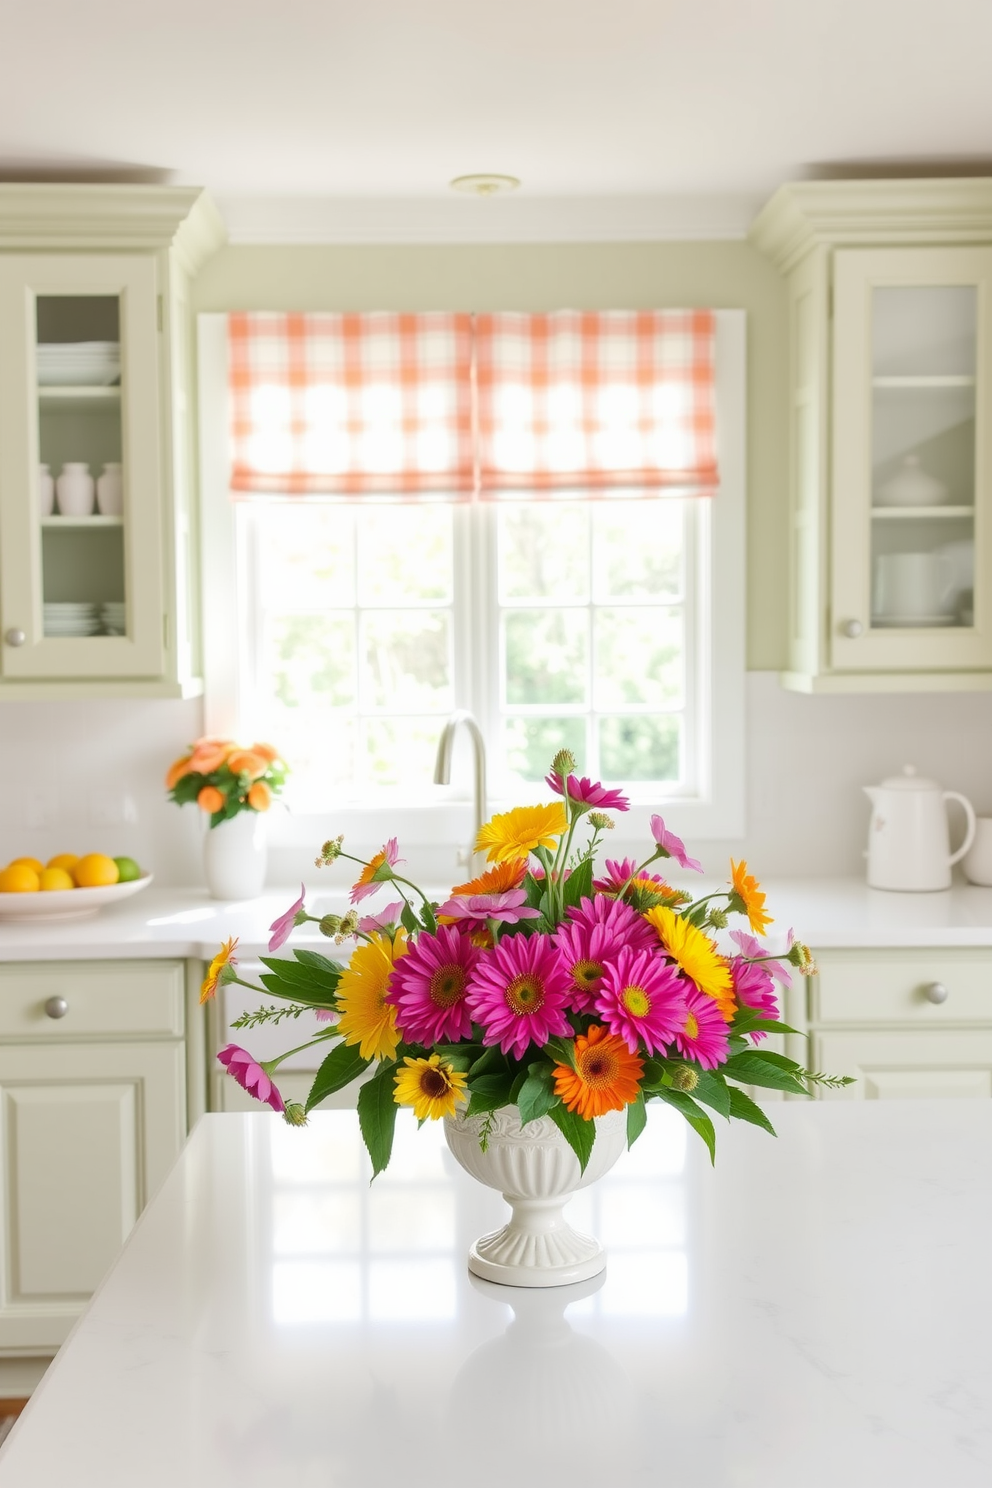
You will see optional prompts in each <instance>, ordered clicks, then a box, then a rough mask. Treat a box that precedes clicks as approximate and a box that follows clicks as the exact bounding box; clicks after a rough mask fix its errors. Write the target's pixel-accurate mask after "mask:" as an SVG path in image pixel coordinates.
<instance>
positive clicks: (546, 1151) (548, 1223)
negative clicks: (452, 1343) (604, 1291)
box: [444, 1106, 627, 1287]
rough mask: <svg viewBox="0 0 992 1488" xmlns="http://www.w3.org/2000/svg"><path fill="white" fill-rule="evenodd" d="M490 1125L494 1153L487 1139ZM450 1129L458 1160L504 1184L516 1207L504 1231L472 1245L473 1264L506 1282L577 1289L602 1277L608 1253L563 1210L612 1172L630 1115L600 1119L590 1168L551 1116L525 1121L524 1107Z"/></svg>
mask: <svg viewBox="0 0 992 1488" xmlns="http://www.w3.org/2000/svg"><path fill="white" fill-rule="evenodd" d="M487 1125H488V1127H489V1133H488V1140H487V1144H486V1150H485V1152H483V1150H482V1148H481V1146H480V1145H479V1143H480V1137H481V1136H482V1132H483V1129H484V1127H486V1126H487ZM444 1134H445V1136H446V1138H447V1141H448V1146H449V1147H450V1149H451V1152H452V1155H453V1156H454V1158H455V1160H456V1161H457V1162H458V1163H460V1164H461V1166H462V1167H463V1168H464V1169H465V1171H466V1172H467V1173H471V1175H472V1177H473V1178H477V1179H478V1180H479V1182H480V1183H484V1184H486V1186H487V1187H489V1188H496V1189H499V1191H500V1193H501V1194H502V1195H503V1197H504V1199H505V1200H506V1202H507V1203H508V1204H509V1206H510V1208H511V1210H512V1211H513V1212H512V1214H511V1216H510V1219H509V1221H508V1222H507V1223H506V1224H505V1225H504V1226H503V1228H502V1229H501V1230H496V1231H495V1232H494V1233H493V1234H491V1235H482V1236H481V1237H480V1238H479V1239H478V1240H476V1242H475V1244H474V1245H473V1246H472V1247H471V1249H470V1251H469V1255H468V1269H469V1270H470V1271H471V1272H473V1273H474V1275H476V1276H482V1277H484V1278H485V1279H486V1280H487V1281H498V1282H502V1283H503V1285H505V1286H524V1287H549V1286H569V1285H571V1284H572V1283H573V1282H576V1281H585V1280H587V1279H588V1278H589V1277H590V1276H596V1275H597V1274H598V1273H599V1272H600V1271H602V1270H603V1269H604V1267H605V1266H606V1252H605V1250H604V1249H603V1247H602V1246H601V1245H600V1243H599V1241H598V1240H595V1239H593V1238H592V1236H590V1235H583V1234H580V1233H579V1231H578V1230H574V1229H573V1228H572V1226H571V1225H570V1224H569V1223H568V1221H567V1220H566V1219H565V1217H564V1214H563V1213H562V1211H563V1209H564V1208H565V1205H566V1204H567V1203H568V1201H569V1199H570V1198H571V1197H572V1194H573V1193H575V1191H576V1190H577V1189H580V1188H587V1187H588V1185H589V1184H590V1183H595V1181H596V1179H597V1178H602V1176H603V1175H604V1173H607V1172H609V1170H610V1168H612V1166H613V1164H614V1163H615V1162H616V1160H617V1158H618V1157H619V1156H620V1154H621V1152H623V1151H624V1149H625V1147H626V1145H627V1116H626V1112H624V1111H610V1112H608V1114H607V1115H605V1116H600V1117H599V1118H598V1119H597V1121H596V1140H595V1142H594V1143H593V1149H592V1154H591V1156H590V1158H589V1162H588V1164H587V1165H586V1170H585V1172H584V1173H583V1172H581V1171H580V1169H579V1160H578V1158H577V1157H576V1156H575V1153H574V1152H573V1151H572V1149H571V1147H570V1146H569V1145H568V1143H567V1142H566V1140H565V1138H564V1137H563V1136H562V1134H561V1132H560V1131H559V1129H558V1127H557V1126H556V1125H555V1123H554V1122H553V1121H552V1120H551V1119H550V1117H548V1116H541V1117H539V1118H538V1120H537V1121H530V1122H528V1124H527V1125H526V1126H524V1127H521V1125H520V1114H519V1112H518V1111H517V1108H516V1106H504V1107H503V1108H502V1109H501V1110H499V1111H496V1112H495V1113H494V1114H493V1115H491V1116H488V1117H486V1116H469V1117H465V1116H454V1117H451V1116H449V1117H445V1122H444Z"/></svg>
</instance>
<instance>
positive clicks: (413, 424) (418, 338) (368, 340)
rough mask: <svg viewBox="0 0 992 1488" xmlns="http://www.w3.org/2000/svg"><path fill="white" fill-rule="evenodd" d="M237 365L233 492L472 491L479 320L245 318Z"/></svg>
mask: <svg viewBox="0 0 992 1488" xmlns="http://www.w3.org/2000/svg"><path fill="white" fill-rule="evenodd" d="M228 366H229V380H230V407H231V467H232V479H231V488H232V491H233V493H234V495H235V496H246V495H251V494H253V493H254V494H258V493H265V492H268V493H279V494H285V495H312V494H320V495H328V494H330V495H334V494H337V495H342V496H361V495H370V494H371V495H375V494H383V495H389V496H393V497H403V496H417V495H419V494H421V493H429V494H438V495H442V496H443V495H446V496H447V497H448V498H449V499H451V498H452V497H454V498H455V499H457V498H458V497H463V498H467V497H469V496H471V493H472V488H473V481H474V461H473V454H472V321H471V316H469V315H451V314H446V313H436V314H435V313H430V314H422V315H397V314H393V313H390V312H386V311H381V312H380V311H376V312H373V313H371V314H345V315H341V314H323V313H315V314H305V315H303V314H294V315H284V314H275V313H267V312H266V313H257V314H256V313H250V314H246V313H238V314H234V315H231V316H229V317H228Z"/></svg>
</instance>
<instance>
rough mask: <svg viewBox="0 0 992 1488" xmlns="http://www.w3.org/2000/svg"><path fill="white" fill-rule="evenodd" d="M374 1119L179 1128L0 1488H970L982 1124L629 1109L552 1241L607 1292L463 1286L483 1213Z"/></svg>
mask: <svg viewBox="0 0 992 1488" xmlns="http://www.w3.org/2000/svg"><path fill="white" fill-rule="evenodd" d="M405 1114H406V1113H404V1115H403V1116H401V1123H400V1130H399V1133H398V1140H397V1145H396V1149H395V1153H394V1160H393V1164H392V1166H391V1167H390V1169H389V1171H388V1172H387V1173H386V1174H385V1175H384V1176H383V1177H380V1178H379V1179H377V1180H376V1182H375V1183H374V1184H373V1185H372V1186H371V1187H370V1186H369V1183H368V1169H367V1165H366V1161H365V1158H364V1153H363V1149H362V1148H361V1145H360V1141H359V1137H358V1132H357V1128H356V1118H355V1116H354V1113H352V1112H329V1113H327V1114H321V1115H318V1116H316V1117H315V1118H314V1119H313V1120H312V1122H311V1125H310V1127H309V1128H308V1129H307V1130H305V1131H300V1130H293V1129H290V1128H288V1127H287V1126H285V1125H284V1124H283V1123H281V1122H280V1121H279V1120H278V1119H277V1118H275V1117H272V1116H269V1115H266V1114H260V1115H252V1116H241V1115H211V1116H207V1117H205V1118H203V1120H202V1121H201V1122H200V1124H199V1126H198V1127H197V1128H196V1130H195V1131H194V1133H193V1136H192V1138H191V1140H190V1142H189V1144H188V1145H187V1147H186V1149H185V1152H184V1153H183V1155H182V1157H181V1159H180V1161H179V1163H178V1165H177V1166H176V1168H175V1169H174V1170H173V1172H172V1174H171V1176H170V1177H169V1178H168V1179H167V1180H166V1183H165V1185H164V1186H163V1188H162V1190H161V1191H160V1192H159V1194H158V1195H157V1197H156V1198H155V1199H154V1200H153V1202H152V1204H151V1205H150V1207H149V1208H148V1210H147V1211H146V1212H145V1215H144V1216H143V1218H142V1219H141V1220H140V1222H139V1224H138V1225H137V1227H136V1229H135V1230H134V1232H133V1234H132V1236H131V1238H130V1240H129V1241H128V1243H127V1245H126V1246H125V1248H124V1251H123V1252H122V1254H121V1256H120V1258H119V1260H118V1261H117V1263H116V1265H115V1266H114V1268H113V1269H112V1271H111V1273H110V1274H109V1276H108V1278H107V1279H106V1281H105V1282H104V1284H103V1286H102V1287H101V1289H100V1291H99V1292H98V1294H97V1296H96V1297H95V1299H94V1301H93V1303H92V1304H91V1306H90V1308H89V1309H88V1311H87V1312H86V1314H85V1315H84V1317H83V1318H82V1320H81V1321H80V1323H79V1325H78V1326H77V1328H76V1330H75V1331H74V1333H73V1335H72V1337H71V1338H70V1339H69V1341H68V1343H67V1344H66V1345H65V1346H64V1348H63V1349H62V1351H61V1353H60V1354H59V1356H58V1358H57V1359H56V1361H55V1363H54V1364H53V1365H52V1367H51V1368H50V1369H49V1371H48V1373H47V1374H46V1376H45V1378H44V1380H43V1381H42V1383H41V1385H40V1387H39V1388H38V1390H37V1391H36V1393H35V1395H34V1398H33V1399H32V1401H31V1403H30V1405H29V1406H28V1408H27V1410H26V1411H25V1413H24V1414H23V1416H22V1417H21V1419H20V1421H19V1423H18V1424H17V1426H16V1427H15V1428H14V1430H13V1432H12V1433H11V1435H10V1436H9V1437H8V1439H7V1441H6V1443H5V1444H4V1446H3V1447H2V1449H0V1483H2V1484H3V1488H40V1485H43V1484H44V1485H47V1484H57V1483H65V1484H72V1485H73V1488H134V1485H135V1484H141V1485H142V1488H175V1485H176V1484H177V1483H181V1484H183V1485H186V1488H272V1485H273V1484H278V1485H283V1484H298V1485H300V1488H309V1485H313V1488H316V1485H321V1488H324V1485H328V1484H332V1483H333V1484H340V1485H342V1488H385V1485H387V1484H389V1485H394V1484H397V1483H398V1484H402V1485H404V1488H427V1485H430V1488H437V1484H439V1483H442V1484H443V1483H448V1482H451V1483H455V1482H458V1483H470V1484H472V1485H473V1488H506V1485H507V1484H509V1483H515V1482H518V1481H523V1482H527V1483H561V1484H566V1485H569V1488H573V1485H574V1488H586V1485H595V1488H614V1485H616V1484H618V1483H623V1484H625V1485H628V1488H659V1484H666V1485H667V1484H670V1485H672V1488H676V1485H677V1488H740V1485H746V1484H754V1485H760V1488H836V1485H837V1484H838V1483H843V1484H846V1485H849V1488H930V1485H932V1484H933V1483H946V1484H953V1485H954V1488H972V1485H974V1488H979V1485H980V1488H986V1485H987V1484H988V1483H989V1482H990V1481H992V1363H990V1356H989V1351H988V1346H987V1338H988V1318H989V1315H990V1309H992V1270H990V1267H989V1264H988V1249H989V1236H990V1233H992V1102H979V1101H946V1102H942V1101H932V1102H931V1101H927V1102H912V1101H893V1102H849V1103H848V1102H836V1103H829V1102H824V1103H810V1104H804V1103H794V1104H788V1105H778V1106H776V1108H775V1111H774V1119H775V1122H776V1124H777V1126H778V1128H779V1133H780V1135H779V1139H778V1141H775V1140H773V1139H772V1138H770V1137H768V1136H767V1135H766V1134H765V1133H763V1132H760V1131H758V1130H756V1129H755V1128H753V1127H747V1126H740V1125H736V1124H735V1125H734V1126H733V1127H732V1128H730V1129H722V1130H721V1133H720V1136H719V1144H720V1145H719V1150H718V1155H717V1165H716V1168H715V1169H712V1168H711V1167H710V1166H709V1163H708V1160H707V1158H706V1154H705V1152H704V1149H703V1147H702V1144H701V1143H700V1142H698V1141H697V1139H696V1138H695V1137H694V1136H693V1134H692V1133H691V1132H689V1131H688V1130H687V1128H686V1127H685V1125H684V1124H683V1123H682V1122H681V1120H680V1118H679V1117H678V1116H677V1115H676V1114H675V1113H674V1112H672V1111H669V1110H667V1109H659V1110H656V1109H654V1108H652V1110H651V1119H650V1121H649V1124H648V1128H647V1131H646V1132H645V1134H644V1136H643V1137H642V1138H641V1140H640V1142H639V1143H638V1144H637V1146H636V1147H635V1148H634V1149H633V1151H632V1152H630V1153H628V1154H625V1155H624V1156H623V1157H622V1158H621V1159H620V1162H619V1163H618V1165H617V1167H616V1168H615V1169H614V1170H613V1172H612V1173H611V1174H610V1175H608V1177H607V1178H605V1179H603V1180H602V1181H601V1182H600V1183H599V1184H597V1185H595V1186H594V1187H593V1188H592V1189H590V1190H587V1191H585V1192H584V1193H581V1194H579V1195H577V1196H576V1198H575V1199H574V1201H573V1203H572V1205H571V1206H570V1210H569V1214H570V1217H571V1219H572V1221H573V1223H575V1224H576V1225H577V1226H579V1227H580V1228H585V1229H587V1230H590V1231H592V1232H593V1233H596V1234H598V1235H599V1237H600V1238H601V1239H602V1240H603V1241H604V1242H605V1244H606V1245H607V1247H608V1251H609V1263H608V1267H607V1271H606V1273H605V1277H600V1278H596V1279H595V1280H594V1281H591V1282H587V1283H584V1284H580V1285H579V1286H577V1287H570V1288H558V1289H552V1290H549V1291H520V1290H517V1289H514V1288H503V1287H497V1286H493V1285H491V1284H488V1283H482V1282H476V1281H474V1280H473V1279H471V1278H470V1277H469V1274H468V1272H467V1269H466V1265H465V1255H466V1249H467V1246H468V1244H469V1243H470V1242H471V1240H472V1239H473V1238H474V1237H475V1236H476V1235H478V1234H479V1233H480V1232H482V1231H484V1230H486V1229H489V1228H492V1227H494V1226H495V1225H497V1224H499V1223H501V1221H502V1217H503V1215H504V1214H505V1206H504V1204H503V1201H502V1200H501V1198H500V1197H499V1196H498V1195H497V1194H494V1193H491V1192H489V1191H488V1190H485V1189H483V1188H481V1187H480V1186H478V1185H477V1184H475V1183H474V1182H473V1181H472V1180H471V1179H469V1178H468V1177H467V1176H466V1175H464V1174H463V1173H462V1172H461V1171H460V1170H459V1169H456V1168H455V1166H454V1164H453V1162H452V1159H451V1158H450V1155H449V1154H448V1152H447V1150H446V1148H445V1147H444V1145H443V1138H442V1135H441V1133H440V1131H439V1130H438V1127H437V1126H435V1125H433V1124H432V1123H428V1124H427V1126H425V1128H424V1129H423V1130H422V1131H420V1132H417V1130H416V1128H415V1125H414V1123H413V1121H412V1120H410V1121H405V1119H404V1118H405Z"/></svg>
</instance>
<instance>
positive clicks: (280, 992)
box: [259, 963, 334, 1010]
mask: <svg viewBox="0 0 992 1488" xmlns="http://www.w3.org/2000/svg"><path fill="white" fill-rule="evenodd" d="M288 964H289V963H287V965H288ZM259 981H260V982H261V983H262V986H263V987H264V988H265V990H266V991H267V992H269V993H271V995H272V996H273V997H285V998H287V999H288V1000H289V1001H290V1002H305V1003H306V1005H307V1007H321V1008H331V1009H332V1010H333V1008H334V993H333V992H332V991H330V990H329V989H327V988H308V987H304V986H302V985H301V984H299V983H296V982H290V981H287V980H286V979H285V977H281V976H277V975H276V973H275V972H274V971H267V972H263V973H262V975H261V976H260V977H259Z"/></svg>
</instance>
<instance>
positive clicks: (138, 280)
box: [0, 255, 165, 677]
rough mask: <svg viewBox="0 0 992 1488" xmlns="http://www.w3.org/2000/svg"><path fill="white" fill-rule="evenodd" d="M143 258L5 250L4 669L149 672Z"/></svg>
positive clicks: (155, 526)
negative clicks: (56, 255)
mask: <svg viewBox="0 0 992 1488" xmlns="http://www.w3.org/2000/svg"><path fill="white" fill-rule="evenodd" d="M156 295H157V289H156V279H155V262H154V259H152V258H151V257H139V256H138V255H134V256H121V257H110V256H106V257H103V256H101V257H99V258H95V257H91V256H82V255H79V256H75V255H67V256H65V257H62V256H59V257H55V256H51V255H38V256H32V257H28V256H23V257H22V256H20V255H10V256H8V257H6V258H4V259H0V327H2V337H3V343H4V352H3V361H4V366H3V370H2V373H0V379H2V380H0V480H2V483H3V491H4V497H5V499H4V501H3V503H2V504H0V586H2V587H0V604H2V624H3V646H2V656H3V660H2V667H3V675H4V676H5V677H39V676H41V677H154V676H158V675H160V674H161V673H162V672H163V671H164V670H165V660H164V656H163V643H164V635H163V624H162V615H163V596H162V573H161V564H160V561H159V558H158V555H160V552H161V538H160V533H161V527H162V510H161V489H160V485H161V459H160V451H159V417H158V406H159V376H158V346H157V326H156Z"/></svg>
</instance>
